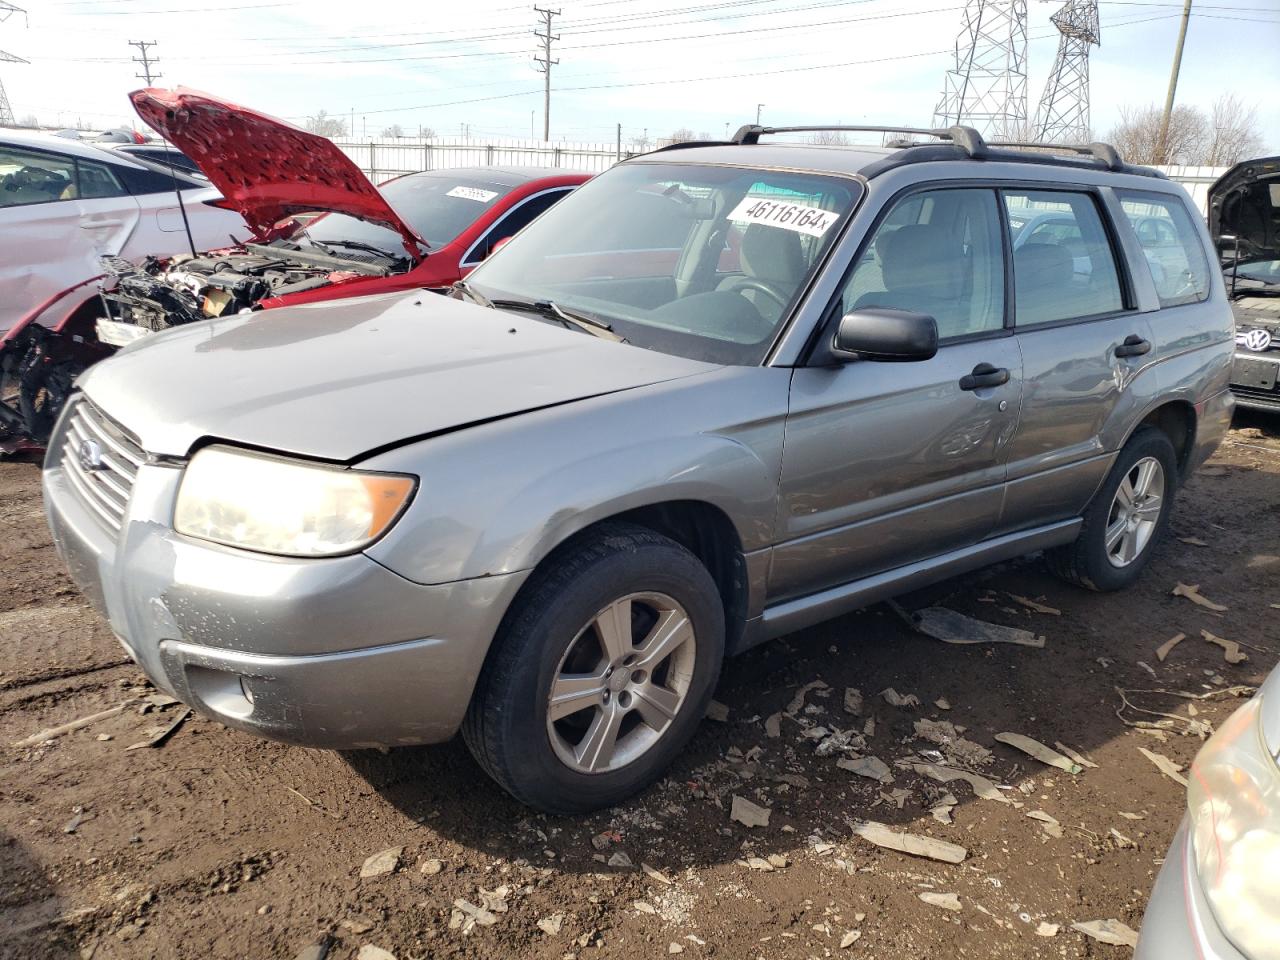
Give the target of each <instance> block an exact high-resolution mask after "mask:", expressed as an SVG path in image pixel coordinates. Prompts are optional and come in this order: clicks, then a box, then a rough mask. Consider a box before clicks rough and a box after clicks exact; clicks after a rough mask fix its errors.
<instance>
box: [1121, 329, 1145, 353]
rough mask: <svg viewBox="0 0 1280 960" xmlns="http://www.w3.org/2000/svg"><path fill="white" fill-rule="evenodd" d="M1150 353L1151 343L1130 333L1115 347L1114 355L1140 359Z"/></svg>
mask: <svg viewBox="0 0 1280 960" xmlns="http://www.w3.org/2000/svg"><path fill="white" fill-rule="evenodd" d="M1150 352H1151V341H1150V340H1143V339H1142V338H1141V337H1140V336H1138V335H1137V334H1136V333H1131V334H1129V335H1128V336H1127V337H1125V338H1124V343H1122V344H1120V346H1118V347H1116V349H1115V354H1116V356H1117V357H1140V356H1142V355H1143V354H1144V353H1150Z"/></svg>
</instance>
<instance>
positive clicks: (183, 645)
mask: <svg viewBox="0 0 1280 960" xmlns="http://www.w3.org/2000/svg"><path fill="white" fill-rule="evenodd" d="M68 412H70V411H68ZM68 420H69V417H68V416H64V417H63V419H62V421H61V422H60V423H59V425H58V427H57V429H56V430H55V433H54V436H53V438H52V441H51V444H50V448H49V449H50V453H49V457H48V459H47V461H46V464H45V470H44V477H43V486H44V498H45V509H46V513H47V515H48V519H49V525H50V528H51V530H52V532H53V539H54V543H55V545H56V547H57V550H58V553H59V555H60V556H61V557H62V559H63V560H64V561H65V563H66V565H67V567H68V569H69V570H70V572H71V575H72V578H73V579H74V580H75V582H76V584H77V585H78V586H79V588H80V589H81V591H83V593H84V594H85V596H86V597H88V598H89V599H90V601H91V602H92V603H93V604H94V605H95V606H96V607H97V608H98V609H99V610H100V611H101V612H102V613H103V614H104V616H106V618H107V619H108V620H109V622H110V625H111V627H112V629H113V630H114V631H115V633H116V635H117V636H118V637H119V638H120V641H121V643H122V644H123V645H124V647H125V649H126V650H127V651H128V653H129V655H130V656H131V657H132V658H133V659H134V660H135V661H136V662H137V663H138V665H139V666H140V667H142V669H143V670H144V671H145V672H146V674H147V675H148V677H150V679H151V680H152V682H154V683H155V684H156V685H157V686H158V687H160V688H161V689H163V690H165V691H166V692H167V693H169V694H171V695H173V696H175V697H177V698H178V699H179V700H181V701H183V702H184V703H186V704H187V705H189V706H191V707H192V708H194V709H195V710H197V711H199V712H200V713H203V714H205V715H206V716H209V717H212V718H214V719H217V720H220V721H221V722H223V723H225V724H226V725H228V726H231V727H235V728H238V729H241V730H246V731H248V732H250V733H255V734H258V735H260V736H263V737H268V738H271V739H275V740H282V741H285V742H289V743H295V744H300V745H304V746H312V747H326V748H334V749H344V748H357V747H370V746H397V745H405V744H420V743H434V742H439V741H442V740H446V739H448V738H450V737H451V736H453V734H454V733H455V732H456V731H457V729H458V727H459V725H460V724H461V721H462V717H463V715H464V713H465V712H466V708H467V704H468V702H469V700H470V696H471V690H472V688H473V686H474V684H475V680H476V677H477V675H478V674H479V672H480V668H481V666H482V664H483V662H484V657H485V654H486V652H487V650H488V646H489V642H490V640H491V639H492V637H493V636H494V634H495V633H496V631H497V628H498V624H499V622H500V620H501V618H502V615H503V612H504V611H505V610H506V608H507V606H508V605H509V604H510V602H511V599H512V598H513V597H514V595H515V592H516V591H517V590H518V589H519V587H520V585H521V583H522V582H523V580H524V576H525V574H523V573H517V574H510V575H505V576H495V577H486V578H480V579H475V580H464V581H458V582H454V583H447V584H439V585H433V586H427V585H422V584H417V583H414V582H411V581H409V580H407V579H405V578H403V577H401V576H399V575H398V574H396V573H394V572H392V571H391V570H389V569H387V568H386V567H383V566H382V565H380V564H378V563H376V562H375V561H373V560H372V559H370V558H369V557H367V556H365V555H363V554H354V555H351V556H344V557H335V558H329V559H321V560H297V559H289V558H281V557H272V556H267V555H263V554H255V553H251V552H248V551H243V550H235V549H229V548H224V547H219V546H215V545H213V544H209V543H206V542H203V541H196V540H190V539H188V538H185V537H182V536H180V535H178V534H176V533H175V532H174V531H173V529H172V528H171V526H170V519H171V518H172V515H173V505H174V502H175V499H176V496H177V489H178V483H179V481H180V479H181V475H182V470H181V468H180V467H179V466H173V465H167V464H162V463H153V462H145V463H143V464H142V465H141V466H139V467H138V469H137V472H136V476H135V478H134V479H133V483H132V489H131V491H130V493H129V497H128V503H127V506H126V508H125V511H124V515H123V517H122V519H121V522H120V527H119V530H116V529H113V524H111V523H107V522H104V518H103V517H102V516H101V515H100V513H99V512H97V511H95V510H94V509H93V508H92V504H91V503H89V502H87V501H86V498H85V496H84V495H83V493H82V492H81V490H80V488H79V487H78V485H77V484H78V477H79V475H78V474H76V473H75V469H74V466H71V467H70V468H69V465H68V464H67V462H66V457H67V456H68V451H69V450H70V449H71V447H69V446H68V445H67V444H66V442H65V440H66V432H67V430H68V425H67V424H68Z"/></svg>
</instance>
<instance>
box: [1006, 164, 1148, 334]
mask: <svg viewBox="0 0 1280 960" xmlns="http://www.w3.org/2000/svg"><path fill="white" fill-rule="evenodd" d="M1003 196H1004V208H1005V216H1006V217H1007V218H1008V221H1009V229H1010V233H1011V235H1012V236H1013V281H1014V282H1013V287H1014V312H1015V322H1016V323H1017V325H1018V326H1020V327H1031V326H1039V325H1042V324H1046V323H1058V322H1060V321H1063V320H1077V319H1081V318H1084V317H1094V316H1101V315H1103V314H1108V313H1115V312H1117V311H1119V310H1123V309H1124V298H1123V296H1122V294H1121V289H1120V274H1119V270H1118V269H1117V267H1116V258H1115V253H1114V251H1113V250H1112V247H1111V242H1110V240H1109V238H1108V237H1107V232H1106V230H1105V228H1104V227H1103V224H1102V216H1101V214H1100V213H1099V212H1098V206H1097V203H1096V202H1095V200H1094V198H1093V196H1092V195H1090V194H1087V193H1069V192H1066V191H1051V190H1025V191H1015V190H1010V191H1005V192H1004V195H1003Z"/></svg>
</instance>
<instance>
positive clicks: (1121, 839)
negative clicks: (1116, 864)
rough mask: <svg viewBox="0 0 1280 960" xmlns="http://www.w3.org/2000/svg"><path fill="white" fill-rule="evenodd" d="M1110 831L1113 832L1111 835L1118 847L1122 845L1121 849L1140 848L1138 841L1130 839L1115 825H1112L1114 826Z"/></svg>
mask: <svg viewBox="0 0 1280 960" xmlns="http://www.w3.org/2000/svg"><path fill="white" fill-rule="evenodd" d="M1110 833H1111V836H1112V837H1114V838H1115V841H1116V845H1117V846H1118V847H1120V849H1121V850H1136V849H1138V844H1137V843H1135V842H1134V841H1133V840H1131V839H1129V838H1128V837H1126V836H1125V835H1124V834H1123V833H1121V832H1120V831H1119V830H1117V829H1116V828H1115V827H1112V828H1111V831H1110Z"/></svg>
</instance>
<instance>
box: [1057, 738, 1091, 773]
mask: <svg viewBox="0 0 1280 960" xmlns="http://www.w3.org/2000/svg"><path fill="white" fill-rule="evenodd" d="M1053 746H1054V749H1055V750H1057V751H1058V752H1059V753H1063V754H1066V755H1067V756H1068V757H1070V758H1071V759H1072V760H1074V761H1075V762H1076V763H1078V764H1080V766H1082V767H1088V768H1089V769H1090V770H1097V769H1098V765H1097V764H1096V763H1094V762H1093V761H1092V760H1090V759H1089V758H1088V757H1086V756H1085V755H1084V754H1083V753H1080V752H1079V751H1077V750H1072V749H1071V748H1070V747H1068V746H1067V745H1066V744H1065V743H1062V742H1061V741H1058V740H1055V741H1053Z"/></svg>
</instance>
